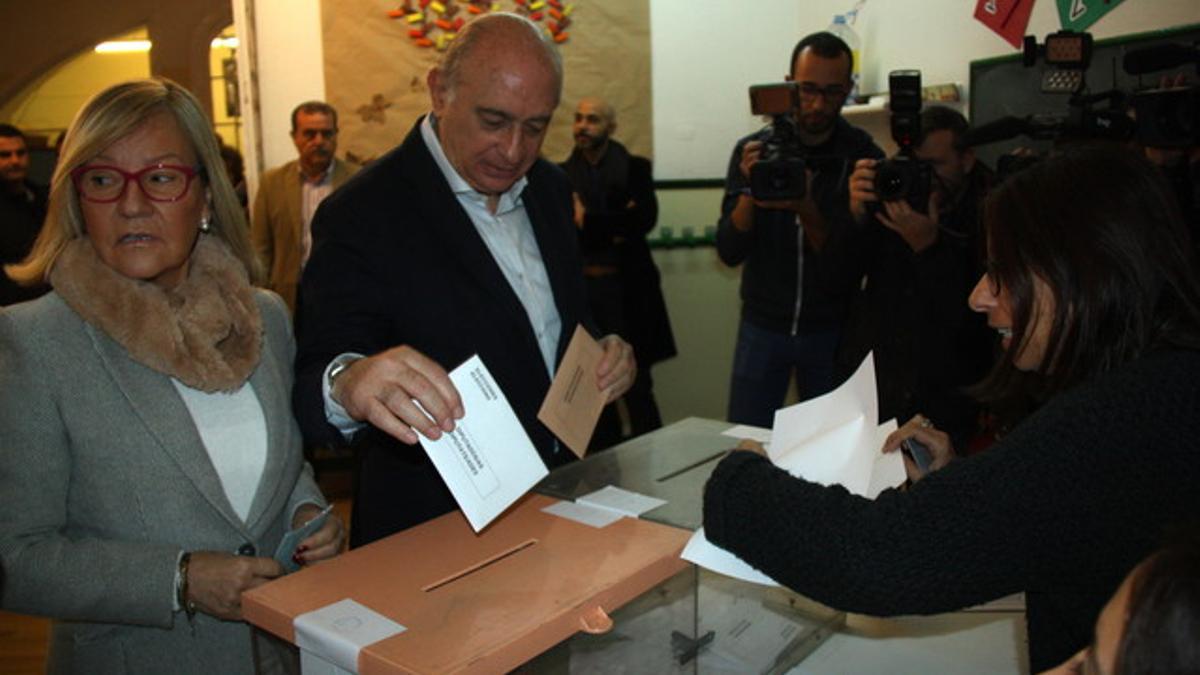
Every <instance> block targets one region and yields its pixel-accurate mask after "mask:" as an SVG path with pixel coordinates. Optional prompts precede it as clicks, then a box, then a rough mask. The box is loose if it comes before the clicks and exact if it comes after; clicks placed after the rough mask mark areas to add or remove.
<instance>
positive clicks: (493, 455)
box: [420, 355, 549, 532]
mask: <svg viewBox="0 0 1200 675" xmlns="http://www.w3.org/2000/svg"><path fill="white" fill-rule="evenodd" d="M450 381H451V382H453V383H454V386H455V388H456V389H458V394H459V396H461V397H462V403H463V409H464V410H465V411H466V415H464V416H463V418H462V419H460V420H458V421H457V422H456V423H455V426H454V431H452V432H450V433H443V434H442V436H441V438H439V439H438V440H436V441H431V440H429V439H428V438H425V437H424V436H420V439H421V445H422V446H423V447H424V448H425V453H426V454H428V455H429V459H430V460H432V461H433V465H434V466H435V467H437V470H438V473H439V474H441V476H442V480H444V481H446V486H447V487H449V488H450V492H451V493H452V494H453V495H454V500H455V501H457V502H458V507H459V508H460V509H462V512H463V515H465V516H466V517H467V522H469V523H471V527H472V528H474V529H475V531H476V532H478V531H480V530H482V529H483V528H484V527H486V526H487V524H488V523H490V522H492V520H493V519H494V518H495V517H496V516H498V515H500V514H501V513H503V512H504V509H507V508H508V507H509V506H511V505H512V503H513V502H515V501H517V499H519V498H520V497H521V495H523V494H525V493H526V492H528V491H529V489H530V488H532V487H533V486H534V485H536V484H537V482H538V481H539V480H541V479H542V478H544V477H545V476H546V474H547V473H549V471H547V470H546V464H545V463H544V462H542V458H541V457H540V456H538V453H537V448H535V447H534V446H533V441H530V440H529V435H528V434H526V433H525V428H524V427H522V426H521V421H520V420H519V419H517V414H516V413H515V412H513V409H512V406H511V405H509V403H508V399H506V398H505V397H504V392H502V391H500V385H498V384H496V380H494V379H493V378H492V374H491V373H490V372H488V369H487V366H485V365H484V364H483V361H482V360H481V359H480V358H479V356H478V355H475V356H472V357H471V358H469V359H467V360H466V362H464V363H463V364H462V365H461V366H459V367H457V368H455V369H454V370H453V371H452V372H451V373H450Z"/></svg>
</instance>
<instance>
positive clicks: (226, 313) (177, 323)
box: [50, 234, 263, 393]
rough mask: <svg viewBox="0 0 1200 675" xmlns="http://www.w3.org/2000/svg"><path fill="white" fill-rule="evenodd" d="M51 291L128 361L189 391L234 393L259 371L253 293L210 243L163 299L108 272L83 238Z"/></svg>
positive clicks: (67, 254)
mask: <svg viewBox="0 0 1200 675" xmlns="http://www.w3.org/2000/svg"><path fill="white" fill-rule="evenodd" d="M50 283H51V285H52V286H54V290H55V291H56V292H57V293H58V294H59V296H61V297H62V299H63V300H64V301H66V303H67V305H68V306H69V307H70V308H71V309H73V310H74V311H75V312H76V313H77V314H79V316H80V317H82V318H83V320H84V321H86V322H88V323H89V324H91V325H93V326H95V327H96V328H98V329H100V330H101V331H103V332H104V333H105V334H106V335H108V336H109V337H110V338H112V339H113V340H114V341H116V342H117V344H119V345H121V346H122V347H124V348H125V351H127V352H128V353H129V356H130V358H132V359H133V360H134V361H136V362H138V363H140V364H142V365H144V366H146V367H148V368H151V369H153V370H156V371H158V372H160V373H163V374H164V375H169V376H171V377H174V378H175V379H177V380H179V381H180V382H182V383H184V384H186V385H187V386H189V387H192V388H193V389H199V390H200V391H205V392H209V393H212V392H217V391H227V392H228V391H236V390H237V389H239V388H240V387H241V386H242V385H243V384H245V382H246V380H247V379H249V377H250V373H251V372H253V371H254V368H255V366H257V365H258V359H259V354H260V352H261V350H262V333H263V327H262V317H261V316H260V315H259V312H258V305H257V304H256V303H255V301H254V290H253V289H252V288H251V287H250V282H249V280H248V278H247V275H246V271H245V269H243V267H242V265H241V264H240V263H239V261H238V260H237V258H235V257H234V256H233V254H232V253H230V251H229V249H228V247H226V246H225V244H224V243H222V242H220V241H219V240H218V239H216V238H215V237H212V236H209V235H203V234H202V235H201V236H200V238H199V241H197V242H196V247H195V249H194V250H193V251H192V258H191V263H190V267H189V269H188V276H187V279H185V280H183V281H182V282H181V283H180V284H179V285H178V286H177V287H175V288H173V289H171V290H169V291H168V290H164V289H162V288H160V287H159V286H157V285H155V284H153V283H150V282H146V281H139V280H137V279H130V278H129V277H126V276H124V275H122V274H121V273H119V272H117V271H116V270H114V269H112V268H111V267H109V266H108V265H107V264H105V263H104V261H102V260H100V257H99V256H97V255H96V250H95V249H94V248H93V247H92V244H91V242H90V241H89V240H88V239H87V238H86V237H80V238H78V239H75V240H73V241H71V242H70V243H69V244H67V246H66V248H65V249H63V252H62V253H61V254H60V255H59V257H58V260H57V262H55V264H54V269H53V270H52V271H51V273H50Z"/></svg>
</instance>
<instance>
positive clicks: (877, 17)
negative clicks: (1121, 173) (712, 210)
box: [650, 0, 1200, 179]
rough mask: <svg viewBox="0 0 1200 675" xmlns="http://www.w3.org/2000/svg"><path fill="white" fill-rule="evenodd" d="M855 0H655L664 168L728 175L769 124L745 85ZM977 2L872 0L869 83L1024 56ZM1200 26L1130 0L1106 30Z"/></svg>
mask: <svg viewBox="0 0 1200 675" xmlns="http://www.w3.org/2000/svg"><path fill="white" fill-rule="evenodd" d="M853 5H854V2H853V0H804V1H803V2H799V1H797V0H767V1H765V2H756V3H753V6H752V8H751V7H750V6H749V5H747V4H746V3H740V2H724V3H716V2H706V3H697V2H695V1H694V0H651V3H650V9H651V11H650V20H651V27H650V35H651V41H652V46H651V58H652V72H651V82H652V86H653V91H654V155H655V157H654V159H655V165H654V168H655V176H656V178H659V179H664V178H667V179H670V178H719V177H722V176H724V174H725V167H726V163H727V162H728V161H729V152H730V150H731V149H732V147H733V144H734V142H735V141H736V140H737V138H738V137H740V136H742V135H744V134H746V133H748V132H749V131H752V130H754V129H756V128H758V126H759V125H760V122H759V121H758V120H757V119H756V118H755V117H753V116H752V115H750V112H749V98H748V96H747V94H746V88H747V87H748V86H749V85H751V84H755V83H760V82H776V81H779V80H780V79H782V76H783V75H784V74H786V73H787V72H788V69H789V64H788V58H789V57H790V56H791V50H792V47H793V46H794V45H795V43H796V41H797V40H798V39H799V38H800V37H802V36H803V35H806V34H807V33H810V32H813V31H817V30H823V29H825V28H826V27H827V26H828V25H829V24H830V22H831V21H832V19H833V15H834V14H838V13H841V12H845V11H847V10H849V9H850V8H851V7H853ZM974 8H975V3H974V2H973V1H972V0H919V1H916V0H868V1H867V2H866V4H865V5H864V7H863V8H862V10H861V11H860V12H859V15H858V21H857V23H856V24H855V26H854V29H855V31H856V32H857V33H858V35H859V37H860V38H861V39H862V42H863V47H862V60H863V63H862V69H861V70H862V78H863V80H862V90H863V91H864V92H866V93H871V92H878V91H882V90H886V89H887V73H888V71H889V70H894V69H899V68H917V69H919V70H921V71H922V81H923V83H924V84H926V85H929V84H940V83H946V82H957V83H961V84H963V85H964V86H965V85H966V84H967V81H968V79H969V66H968V64H969V63H970V61H972V60H975V59H981V58H988V57H992V56H1000V55H1005V54H1012V53H1015V50H1014V49H1013V48H1012V47H1011V46H1010V45H1009V44H1008V43H1007V42H1005V41H1004V40H1002V39H1001V38H1000V37H999V36H998V35H996V34H995V33H993V32H991V31H990V30H989V29H987V28H986V27H984V25H983V24H981V23H979V22H978V21H976V20H975V18H974V16H973V14H974ZM1189 23H1200V2H1197V1H1196V0H1125V2H1123V3H1122V4H1121V5H1118V6H1117V7H1116V8H1115V9H1113V10H1112V11H1111V12H1109V14H1107V15H1106V16H1104V17H1103V18H1101V19H1100V21H1099V22H1097V23H1096V24H1095V25H1094V26H1093V27H1092V30H1091V32H1092V33H1093V35H1095V37H1097V38H1106V37H1113V36H1117V35H1125V34H1129V33H1139V32H1144V31H1149V30H1156V29H1163V28H1170V27H1173V26H1178V25H1183V24H1189ZM1059 28H1060V24H1059V19H1058V13H1057V8H1056V3H1055V2H1053V1H1052V0H1040V1H1039V2H1038V3H1037V4H1036V5H1034V9H1033V15H1032V17H1031V19H1030V22H1029V27H1028V29H1027V30H1026V32H1027V33H1029V34H1032V35H1037V36H1038V39H1039V41H1040V40H1041V39H1042V38H1044V37H1045V35H1046V34H1047V33H1052V32H1054V31H1056V30H1058V29H1059Z"/></svg>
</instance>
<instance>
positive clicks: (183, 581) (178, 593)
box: [175, 551, 196, 621]
mask: <svg viewBox="0 0 1200 675" xmlns="http://www.w3.org/2000/svg"><path fill="white" fill-rule="evenodd" d="M191 562H192V554H191V552H190V551H184V552H183V555H181V556H179V572H178V574H179V581H178V583H177V584H176V586H175V601H176V602H178V603H179V606H180V607H181V608H183V611H184V612H186V613H187V618H188V621H191V620H192V618H193V617H195V616H196V603H194V602H192V601H191V600H188V565H189V564H191Z"/></svg>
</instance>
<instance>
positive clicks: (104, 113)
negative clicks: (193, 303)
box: [5, 78, 262, 284]
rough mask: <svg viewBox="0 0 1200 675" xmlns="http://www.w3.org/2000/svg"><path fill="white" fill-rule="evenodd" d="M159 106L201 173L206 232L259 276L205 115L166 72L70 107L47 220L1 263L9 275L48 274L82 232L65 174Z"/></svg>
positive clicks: (24, 279) (23, 278)
mask: <svg viewBox="0 0 1200 675" xmlns="http://www.w3.org/2000/svg"><path fill="white" fill-rule="evenodd" d="M160 112H167V113H170V114H171V116H172V117H174V118H175V121H176V122H177V123H178V124H179V129H180V131H182V132H183V135H184V136H185V137H186V138H187V139H188V141H189V142H190V143H191V145H192V148H193V149H194V150H195V152H196V158H197V160H198V161H199V163H200V171H201V173H202V174H203V175H202V176H201V178H202V179H203V181H204V185H205V186H206V187H207V188H208V190H209V197H210V200H211V203H210V223H209V225H210V229H209V235H210V236H215V237H219V238H220V239H221V240H222V241H224V242H225V243H226V245H228V246H229V249H230V251H232V252H233V255H234V256H235V257H236V258H237V259H238V260H240V261H241V262H242V264H243V265H244V266H245V267H246V272H247V274H249V276H250V281H251V282H252V283H256V284H257V283H259V282H261V280H262V265H261V264H260V263H259V261H258V258H257V256H256V255H255V253H254V249H253V248H251V246H250V239H249V235H248V234H247V227H246V216H245V213H244V212H243V211H242V207H241V204H240V203H239V202H238V199H237V195H236V193H235V192H234V190H233V185H232V184H231V183H230V182H229V177H228V176H227V175H226V173H225V163H224V162H223V161H222V160H221V151H220V148H219V147H218V146H217V141H216V136H215V135H214V134H213V130H212V126H211V124H210V123H209V121H208V117H207V116H206V115H205V114H204V112H203V111H202V110H201V108H200V103H199V102H198V101H197V100H196V97H194V96H192V94H191V93H190V92H189V91H188V90H186V89H184V88H183V87H181V86H180V85H178V84H176V83H175V82H172V81H171V80H168V79H165V78H150V79H145V80H131V81H129V82H122V83H120V84H116V85H113V86H111V87H109V88H108V89H105V90H104V91H102V92H100V93H99V94H96V95H95V96H93V97H92V98H91V100H89V101H88V102H87V103H85V104H84V106H83V108H81V109H80V110H79V113H78V114H76V115H75V119H74V121H72V122H71V127H70V129H68V130H67V133H66V140H65V141H64V142H63V145H62V150H61V151H60V153H59V158H58V165H57V166H56V167H55V169H54V177H53V178H52V179H51V181H50V203H49V205H48V208H47V212H46V222H45V223H44V224H43V225H42V230H41V232H40V233H39V234H38V237H37V241H36V242H34V245H33V250H32V251H30V253H29V256H28V257H26V258H25V260H23V261H22V262H20V263H16V264H13V265H8V266H7V267H6V268H5V270H6V271H7V272H8V275H9V276H10V277H12V279H13V280H14V281H16V282H18V283H22V284H36V283H40V282H43V281H47V280H49V277H50V270H51V269H53V268H54V263H55V262H56V261H57V260H58V256H59V254H61V253H62V251H63V249H64V248H65V247H66V245H67V244H68V243H69V242H70V241H71V240H73V239H78V238H80V237H83V236H85V235H86V233H87V230H86V228H85V225H84V220H83V211H82V209H81V208H80V206H79V194H78V192H77V191H76V190H75V182H74V181H73V180H71V172H72V171H74V170H75V169H76V168H77V167H80V166H83V165H85V164H87V163H88V162H90V161H91V160H92V159H93V158H95V157H96V156H97V155H99V154H100V153H102V152H104V151H105V150H106V149H107V148H109V147H110V146H111V145H112V144H113V143H116V142H117V141H119V140H121V139H122V138H124V137H126V136H128V135H129V134H131V133H133V132H134V131H136V130H137V129H138V127H140V126H141V125H142V124H143V123H144V122H145V121H146V120H147V119H149V118H150V117H152V116H154V115H156V114H158V113H160ZM192 189H196V188H195V187H193V188H192Z"/></svg>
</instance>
